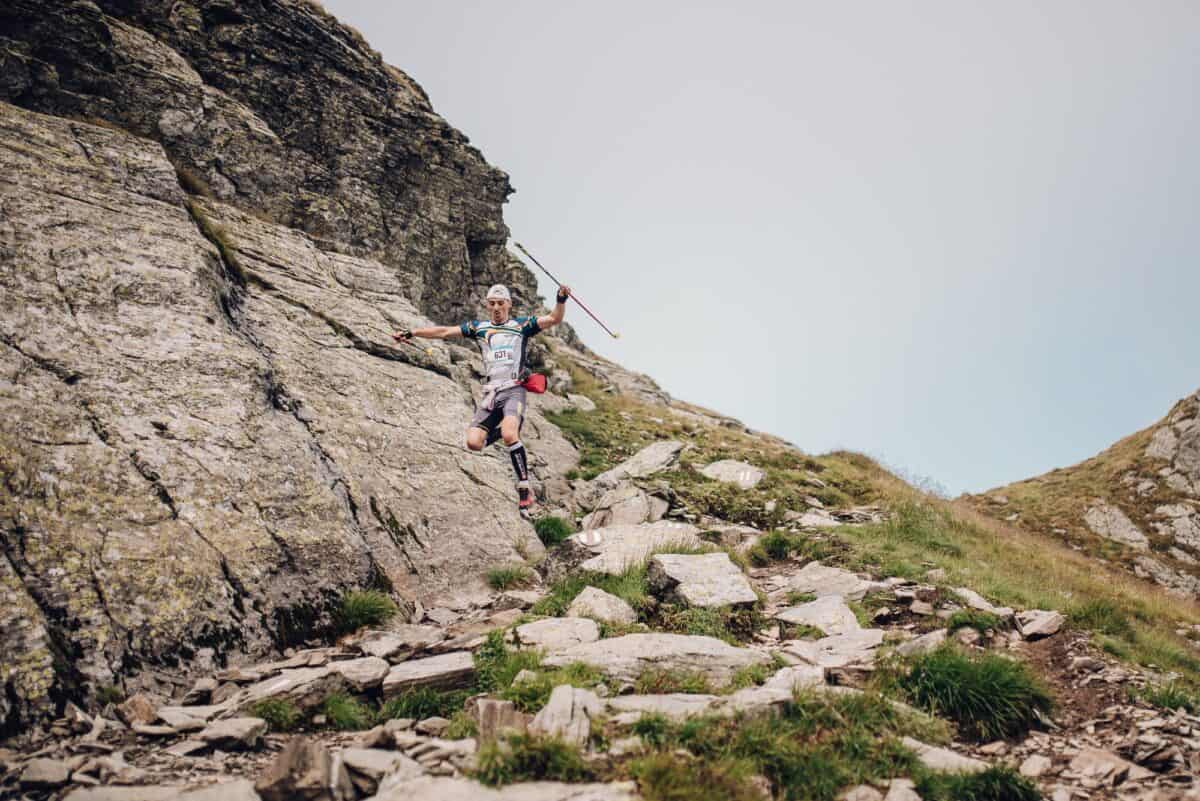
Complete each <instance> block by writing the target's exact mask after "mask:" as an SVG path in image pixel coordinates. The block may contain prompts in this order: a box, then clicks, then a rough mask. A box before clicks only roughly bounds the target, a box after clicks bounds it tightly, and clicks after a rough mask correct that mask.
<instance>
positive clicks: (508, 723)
mask: <svg viewBox="0 0 1200 801" xmlns="http://www.w3.org/2000/svg"><path fill="white" fill-rule="evenodd" d="M473 713H474V718H475V724H476V727H477V728H478V730H479V739H480V741H481V742H487V741H489V740H494V739H496V737H498V736H499V735H501V734H502V733H504V732H515V733H518V734H524V733H525V731H526V730H527V729H528V728H529V716H528V715H526V714H525V713H524V712H522V711H520V710H519V709H517V707H516V705H515V704H513V702H512V701H501V700H498V699H495V698H480V699H478V700H477V701H475V707H474V710H473Z"/></svg>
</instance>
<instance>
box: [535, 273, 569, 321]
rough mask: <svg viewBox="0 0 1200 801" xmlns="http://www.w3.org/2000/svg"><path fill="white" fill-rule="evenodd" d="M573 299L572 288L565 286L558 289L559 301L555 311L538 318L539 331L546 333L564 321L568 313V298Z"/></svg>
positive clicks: (557, 299)
mask: <svg viewBox="0 0 1200 801" xmlns="http://www.w3.org/2000/svg"><path fill="white" fill-rule="evenodd" d="M569 297H571V287H569V286H567V285H566V284H563V285H562V286H560V287H559V288H558V297H556V298H555V301H557V302H556V303H555V304H554V311H552V312H551V313H550V314H547V315H546V316H544V317H539V318H537V322H538V330H540V331H545V330H546V329H547V328H553V327H554V326H556V325H558V324H559V323H561V322H562V321H563V317H564V316H565V315H566V313H567V298H569Z"/></svg>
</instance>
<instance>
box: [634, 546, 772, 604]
mask: <svg viewBox="0 0 1200 801" xmlns="http://www.w3.org/2000/svg"><path fill="white" fill-rule="evenodd" d="M646 578H647V580H648V582H649V585H650V589H651V591H653V592H654V593H655V594H657V595H660V596H663V597H673V598H675V599H678V600H680V601H682V602H683V603H684V604H686V605H687V606H699V607H719V606H752V605H754V604H755V603H757V602H758V596H757V595H756V594H755V593H754V588H753V587H752V586H750V581H749V579H747V578H746V575H745V574H744V573H742V571H741V569H740V568H739V567H738V566H737V565H735V564H734V563H733V562H732V561H730V559H729V554H727V553H725V552H723V551H719V552H716V553H705V554H675V553H660V554H656V555H654V556H653V557H651V558H650V562H649V564H648V565H647V571H646Z"/></svg>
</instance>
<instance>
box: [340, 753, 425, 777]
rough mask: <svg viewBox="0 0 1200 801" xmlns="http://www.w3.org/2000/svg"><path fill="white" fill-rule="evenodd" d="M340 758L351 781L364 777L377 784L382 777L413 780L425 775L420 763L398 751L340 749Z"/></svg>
mask: <svg viewBox="0 0 1200 801" xmlns="http://www.w3.org/2000/svg"><path fill="white" fill-rule="evenodd" d="M341 756H342V764H343V765H345V766H346V769H347V770H348V771H350V774H351V777H350V778H351V781H354V780H355V779H356V778H357V777H365V778H367V779H369V780H371V781H373V782H375V783H378V782H379V781H380V780H381V779H382V778H383V777H384V776H392V775H395V774H401V775H404V776H408V777H411V778H414V779H415V778H416V777H418V776H421V775H423V774H424V773H425V769H424V768H422V767H421V765H420V763H418V762H417V761H416V760H415V759H412V758H411V757H408V756H405V755H404V754H402V753H400V752H399V751H385V750H384V749H382V748H345V749H342V751H341ZM355 774H357V777H356V776H355Z"/></svg>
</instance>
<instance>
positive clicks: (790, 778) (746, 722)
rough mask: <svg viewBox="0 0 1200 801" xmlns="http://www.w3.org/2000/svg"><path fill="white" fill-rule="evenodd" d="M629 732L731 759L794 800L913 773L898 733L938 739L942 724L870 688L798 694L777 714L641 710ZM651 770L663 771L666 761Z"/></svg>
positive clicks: (658, 744) (701, 760) (668, 747)
mask: <svg viewBox="0 0 1200 801" xmlns="http://www.w3.org/2000/svg"><path fill="white" fill-rule="evenodd" d="M633 731H634V733H636V734H638V736H640V737H641V738H642V740H643V742H645V743H646V744H647V745H648V746H650V747H652V748H657V749H660V750H661V752H662V754H669V753H670V751H672V750H673V749H676V748H686V749H687V750H689V751H690V752H692V753H693V754H695V755H696V756H697V757H698V759H697V760H696V764H699V765H714V766H719V765H726V766H730V767H731V768H733V767H734V766H735V765H736V769H735V770H733V771H732V772H733V774H734V775H735V776H742V775H746V776H748V775H751V774H753V773H759V774H762V775H764V776H766V777H767V778H769V779H770V780H771V781H772V782H773V783H774V784H775V786H776V788H777V790H778V796H777V797H780V798H786V799H796V800H797V801H807V800H808V799H812V800H814V801H832V799H835V798H836V797H837V796H838V794H839V793H841V792H842V791H843V790H844V789H845V788H846V787H849V786H851V785H854V784H860V783H864V782H878V781H883V780H886V779H889V778H892V777H894V776H907V775H913V772H914V771H915V770H917V769H918V767H919V766H918V764H917V761H916V758H915V756H914V755H913V754H912V753H911V752H910V751H908V750H907V749H905V748H904V747H902V746H901V744H900V741H899V738H900V737H903V736H905V735H909V736H913V737H917V738H918V739H922V740H924V741H926V742H940V741H944V740H945V739H946V736H947V732H946V729H945V724H943V723H940V722H938V721H934V720H932V719H926V718H923V717H919V716H916V715H914V714H913V713H911V712H904V711H902V710H900V709H897V708H896V707H894V706H893V705H892V704H891V703H890V702H889V701H888V700H887V699H885V698H883V697H882V696H879V695H877V694H874V693H864V694H862V695H855V696H829V695H825V694H818V693H797V694H796V696H795V698H794V699H793V701H792V702H791V703H789V704H785V705H784V707H783V709H782V710H781V711H780V714H779V715H777V716H772V715H765V716H760V717H754V718H747V717H744V716H743V717H734V718H728V717H698V718H693V719H690V720H688V721H684V722H680V723H675V722H672V721H670V720H668V719H667V718H665V717H663V716H660V715H645V716H643V717H642V718H641V719H640V720H638V721H637V722H636V723H635V724H634V725H633ZM676 761H680V760H678V758H676ZM683 764H687V763H686V762H684V763H683ZM656 768H657V769H659V770H661V771H662V772H664V773H665V771H666V768H665V766H656ZM743 769H744V770H745V771H746V773H745V774H743V773H741V771H742V770H743ZM679 781H681V782H687V781H688V777H687V776H686V775H684V776H682V777H680V778H679ZM684 786H688V785H684ZM644 790H645V786H644V785H643V791H644ZM664 797H666V798H674V797H679V798H687V797H690V796H670V795H667V796H664ZM698 797H701V798H703V797H706V796H698ZM718 797H721V796H718ZM733 797H735V798H737V797H740V796H733Z"/></svg>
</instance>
